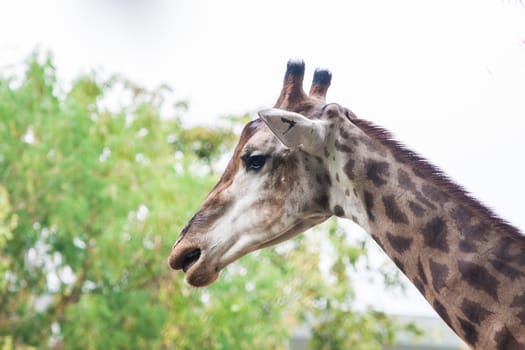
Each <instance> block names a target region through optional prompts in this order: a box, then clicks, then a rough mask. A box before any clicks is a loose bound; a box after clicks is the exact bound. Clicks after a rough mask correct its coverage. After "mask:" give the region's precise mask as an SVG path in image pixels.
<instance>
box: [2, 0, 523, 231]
mask: <svg viewBox="0 0 525 350" xmlns="http://www.w3.org/2000/svg"><path fill="white" fill-rule="evenodd" d="M35 48H40V49H41V50H44V51H45V50H50V51H51V52H52V53H53V54H54V57H55V63H56V65H57V67H58V70H59V76H60V77H61V78H62V79H63V81H64V82H67V81H70V80H71V79H73V78H74V77H76V76H78V75H79V74H81V73H86V72H90V71H92V70H93V69H97V70H99V71H102V72H105V73H107V74H110V73H117V72H118V73H122V74H124V75H125V76H127V77H129V78H131V79H132V80H135V81H138V82H140V83H143V84H145V85H147V86H149V87H155V86H157V85H159V84H161V83H168V84H169V85H171V86H172V87H173V88H175V94H176V96H177V97H178V98H180V99H187V100H189V102H190V113H189V115H188V117H187V119H186V120H187V121H188V123H192V124H195V123H207V124H211V123H213V122H214V120H215V118H217V117H219V116H222V115H228V114H241V113H245V112H254V111H256V110H257V109H259V108H265V107H269V106H272V105H273V103H274V102H275V100H276V98H277V95H278V94H279V91H280V87H281V82H282V78H283V75H284V69H285V65H286V61H287V60H288V58H290V57H302V58H304V59H305V61H306V66H307V72H306V79H305V80H307V81H308V82H309V80H310V79H311V76H312V72H313V70H314V68H315V67H317V66H323V67H328V68H330V69H331V70H332V72H333V79H332V87H331V88H330V90H329V93H328V100H329V101H330V102H338V103H340V104H342V105H344V106H346V107H348V108H350V109H351V110H353V111H354V112H355V113H356V114H357V115H358V116H359V117H361V118H365V119H369V120H372V121H374V122H376V123H377V124H380V125H382V126H384V127H386V128H388V129H390V130H391V131H392V132H393V133H394V134H395V135H396V137H397V138H398V139H399V140H401V141H403V142H404V143H406V144H407V145H408V146H409V147H410V148H412V149H414V150H416V151H418V152H419V153H421V154H422V155H424V156H426V157H427V158H429V159H430V160H431V161H432V162H433V163H435V164H437V165H438V166H440V167H441V168H443V169H444V170H445V171H446V172H447V173H448V174H450V175H451V176H452V177H453V178H454V179H456V180H457V182H459V183H460V184H462V185H463V186H465V187H466V188H467V189H468V190H469V191H471V192H472V193H474V195H475V197H477V198H479V199H481V200H482V201H483V202H484V203H486V204H488V205H489V206H490V207H491V208H493V209H494V210H495V211H496V212H497V213H498V214H500V215H501V216H503V217H504V218H505V219H507V220H509V221H510V222H512V223H513V224H515V225H516V226H518V227H520V228H521V229H522V230H525V215H524V214H525V205H524V204H523V201H524V198H525V182H524V179H525V176H524V173H525V156H524V153H523V152H524V151H525V5H522V4H521V3H520V1H512V0H462V1H457V0H442V1H417V0H412V1H408V0H395V1H392V0H376V1H365V0H361V1H332V0H324V1H322V2H321V1H318V2H317V1H316V2H314V1H300V0H294V1H282V0H279V1H278V0H266V1H233V0H223V1H213V0H208V1H205V0H176V1H170V0H91V1H87V0H84V1H81V0H54V1H41V0H40V1H39V0H17V1H3V0H0V69H6V68H7V69H9V67H10V66H12V65H13V64H14V63H18V62H21V61H22V60H23V59H24V58H25V57H27V55H28V54H29V53H30V52H31V51H32V50H34V49H35ZM0 117H1V116H0Z"/></svg>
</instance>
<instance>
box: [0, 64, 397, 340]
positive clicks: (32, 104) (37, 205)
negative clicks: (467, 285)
mask: <svg viewBox="0 0 525 350" xmlns="http://www.w3.org/2000/svg"><path fill="white" fill-rule="evenodd" d="M170 94H171V90H170V89H169V87H167V86H161V87H159V88H158V89H155V90H153V91H149V90H147V89H145V88H143V87H141V86H138V85H136V84H134V83H132V82H129V81H127V80H126V79H123V78H122V77H118V76H114V77H111V78H109V79H101V78H99V77H97V75H96V74H94V73H93V74H90V75H87V76H83V77H81V78H79V79H77V80H76V81H75V82H73V84H72V85H71V87H70V88H69V89H64V87H63V86H61V85H60V84H59V82H58V81H57V78H56V70H55V67H54V65H53V62H52V60H51V59H50V58H49V57H44V58H42V57H41V56H39V55H38V54H33V55H32V56H31V57H30V58H29V59H28V60H27V62H26V70H25V75H24V76H23V77H18V76H3V77H1V78H0V118H1V123H0V348H2V349H11V348H19V349H20V348H21V349H23V348H32V347H35V348H40V349H45V348H56V349H133V348H137V349H195V348H205V349H247V348H250V349H253V348H255V349H268V348H272V349H285V348H287V347H288V345H287V344H288V342H289V339H290V333H291V331H292V330H293V328H294V327H296V326H298V325H299V324H300V323H302V322H308V323H313V324H315V327H314V329H313V339H312V346H313V347H314V348H326V349H328V348H329V349H337V348H354V349H376V348H380V347H381V345H382V344H388V343H391V342H392V340H393V338H394V334H395V332H396V331H398V330H400V329H402V326H400V325H398V324H397V323H396V322H395V320H392V319H390V318H388V317H386V316H385V315H384V314H381V313H377V312H373V311H372V312H368V313H364V314H361V313H355V312H353V311H352V301H353V291H352V288H351V279H350V275H351V272H352V271H351V270H352V268H353V266H354V265H355V263H356V261H358V260H359V259H361V258H362V257H363V256H364V255H365V254H366V247H365V246H366V244H364V243H359V244H357V245H356V244H350V243H348V242H346V241H345V240H344V233H342V231H341V230H340V229H338V228H337V227H336V226H335V223H334V222H333V221H332V222H330V223H328V224H327V225H325V226H323V227H322V228H321V229H320V230H323V231H328V236H326V234H325V233H324V232H323V233H320V232H318V233H317V234H313V235H311V234H310V235H305V236H302V237H300V238H298V239H295V240H293V241H290V242H286V243H285V244H284V245H282V246H280V247H278V248H275V249H267V250H265V251H261V252H256V253H254V254H251V255H249V256H246V257H244V258H242V259H241V260H240V261H238V262H236V263H234V264H232V265H231V266H229V267H228V268H227V269H226V270H225V271H224V272H223V273H222V275H221V278H220V279H219V280H218V281H217V282H216V283H215V284H213V285H212V286H210V287H209V288H206V289H198V290H197V289H192V288H190V287H188V286H186V285H185V284H184V282H183V276H182V274H178V273H175V272H172V271H170V270H169V269H168V267H167V263H166V260H167V256H168V254H169V252H170V248H171V246H172V244H173V243H174V241H175V239H176V237H177V235H178V232H179V231H180V229H181V228H182V226H183V225H184V224H185V222H186V221H187V220H188V219H189V218H190V217H191V216H192V214H193V213H194V212H195V211H196V210H197V209H198V206H199V204H200V203H201V202H202V200H203V198H204V196H205V195H206V192H207V190H208V189H209V188H211V186H212V185H213V183H214V181H216V179H217V174H215V173H213V171H212V168H211V167H210V164H211V163H212V162H213V161H214V160H217V159H218V158H219V157H220V156H222V155H223V154H224V152H225V151H226V150H229V149H231V147H232V145H233V142H234V140H235V138H236V137H235V133H234V132H233V131H232V130H234V129H235V126H236V125H235V123H236V120H234V119H231V122H230V123H231V128H222V129H215V128H214V129H211V128H206V127H195V128H192V129H186V128H184V127H183V126H182V124H181V121H180V118H179V117H180V114H181V113H184V112H185V110H186V109H187V105H186V104H185V103H184V102H176V103H174V104H172V105H171V106H168V108H167V107H166V105H167V104H168V101H169V100H170ZM115 97H117V98H115ZM122 98H124V102H122V100H121V99H122ZM115 101H120V102H115ZM166 110H167V111H168V112H167V113H164V112H161V111H166ZM245 119H246V117H241V118H239V120H243V121H244V120H245ZM320 236H323V237H324V238H323V239H325V240H326V237H329V241H328V242H329V244H330V246H331V247H332V248H333V249H334V252H335V253H334V254H332V256H333V261H332V263H331V275H332V276H331V277H332V279H334V278H335V282H333V281H332V282H330V283H329V279H327V278H326V276H323V275H322V273H321V271H320V268H319V266H320V260H321V257H322V254H321V251H319V250H318V249H317V250H316V249H312V247H318V246H319V244H318V243H315V242H314V244H312V242H311V241H312V240H314V241H315V240H319V237H320ZM304 276H308V278H305V277H304ZM346 338H349V339H346Z"/></svg>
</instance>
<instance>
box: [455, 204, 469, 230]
mask: <svg viewBox="0 0 525 350" xmlns="http://www.w3.org/2000/svg"><path fill="white" fill-rule="evenodd" d="M451 214H452V218H453V219H454V220H455V221H456V222H457V223H458V226H460V227H461V226H463V225H465V224H468V223H469V222H470V220H471V219H472V215H471V214H470V212H469V211H468V210H467V209H465V207H463V206H461V205H460V206H458V207H456V208H454V209H452V211H451Z"/></svg>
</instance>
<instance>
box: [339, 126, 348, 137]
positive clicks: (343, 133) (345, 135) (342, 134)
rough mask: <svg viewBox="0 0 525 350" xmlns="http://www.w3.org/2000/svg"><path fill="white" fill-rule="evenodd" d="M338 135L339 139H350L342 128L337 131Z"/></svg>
mask: <svg viewBox="0 0 525 350" xmlns="http://www.w3.org/2000/svg"><path fill="white" fill-rule="evenodd" d="M339 135H341V137H342V138H344V139H348V138H349V137H350V134H349V133H347V132H346V130H345V129H344V128H340V129H339Z"/></svg>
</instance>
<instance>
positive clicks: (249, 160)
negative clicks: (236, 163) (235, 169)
mask: <svg viewBox="0 0 525 350" xmlns="http://www.w3.org/2000/svg"><path fill="white" fill-rule="evenodd" d="M266 158H268V156H266V155H264V154H257V155H253V156H250V155H245V156H243V157H242V160H243V162H244V166H245V167H246V170H253V171H259V170H261V168H262V167H263V166H264V164H265V163H266Z"/></svg>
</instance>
